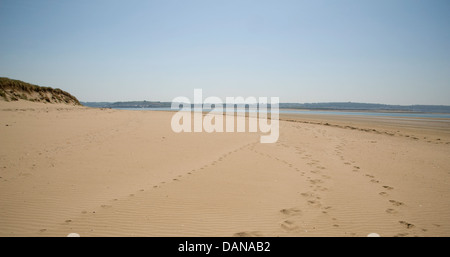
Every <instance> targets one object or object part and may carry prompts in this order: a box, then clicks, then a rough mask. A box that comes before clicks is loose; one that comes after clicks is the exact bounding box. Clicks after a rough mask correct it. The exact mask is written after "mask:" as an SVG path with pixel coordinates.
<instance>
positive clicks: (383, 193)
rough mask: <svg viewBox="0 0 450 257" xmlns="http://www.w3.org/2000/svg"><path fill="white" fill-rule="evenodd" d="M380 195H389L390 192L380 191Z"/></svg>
mask: <svg viewBox="0 0 450 257" xmlns="http://www.w3.org/2000/svg"><path fill="white" fill-rule="evenodd" d="M378 194H379V195H381V196H388V195H389V194H388V193H386V192H380V193H378Z"/></svg>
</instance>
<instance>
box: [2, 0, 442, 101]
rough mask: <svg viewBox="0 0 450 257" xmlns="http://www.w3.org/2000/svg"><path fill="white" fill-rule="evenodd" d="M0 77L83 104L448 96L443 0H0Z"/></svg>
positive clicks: (354, 99)
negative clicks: (198, 95) (55, 90)
mask: <svg viewBox="0 0 450 257" xmlns="http://www.w3.org/2000/svg"><path fill="white" fill-rule="evenodd" d="M0 76H4V77H10V78H14V79H19V80H23V81H26V82H30V83H35V84H38V85H42V86H51V87H59V88H61V89H64V90H66V91H68V92H70V93H72V94H73V95H75V96H76V97H78V99H79V100H81V101H126V100H162V101H170V100H172V99H173V98H174V97H176V96H187V97H189V98H191V99H192V98H193V89H194V88H203V94H204V97H206V96H218V97H221V98H223V99H224V98H225V97H226V96H279V97H280V101H281V102H302V103H303V102H332V101H339V102H348V101H351V102H371V103H385V104H445V105H450V1H448V0H442V1H437V0H430V1H426V0H421V1H415V0H406V1H400V0H387V1H382V0H370V1H369V0H354V1H337V0H335V1H317V0H315V1H312V0H311V1H300V0H296V1H246V0H241V1H230V0H222V1H214V0H211V1H189V0H180V1H167V0H164V1H162V0H160V1H133V0H131V1H112V0H106V1H100V0H88V1H83V0H73V1H66V0H52V1H40V0H27V1H25V0H6V1H5V0H0Z"/></svg>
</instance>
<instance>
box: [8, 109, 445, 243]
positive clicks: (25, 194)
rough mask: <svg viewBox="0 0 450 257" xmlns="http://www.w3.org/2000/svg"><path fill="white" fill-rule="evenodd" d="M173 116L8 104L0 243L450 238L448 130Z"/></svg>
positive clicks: (432, 123)
mask: <svg viewBox="0 0 450 257" xmlns="http://www.w3.org/2000/svg"><path fill="white" fill-rule="evenodd" d="M172 115H173V113H171V112H151V111H122V110H110V109H91V108H85V107H74V106H68V105H58V104H42V103H32V102H25V101H18V102H4V101H0V236H66V235H67V234H69V233H78V234H80V235H81V236H366V235H367V234H369V233H378V234H380V235H381V236H388V237H390V236H450V200H449V199H450V122H449V120H443V119H441V120H439V119H433V120H427V119H401V120H398V119H379V118H371V119H370V118H357V117H342V116H340V117H331V116H318V115H314V116H312V115H282V117H281V118H282V121H280V138H279V140H278V142H277V143H275V144H261V143H259V137H260V134H259V133H211V134H208V133H180V134H177V133H174V132H172V130H171V127H170V120H171V117H172Z"/></svg>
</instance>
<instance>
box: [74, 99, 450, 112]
mask: <svg viewBox="0 0 450 257" xmlns="http://www.w3.org/2000/svg"><path fill="white" fill-rule="evenodd" d="M81 104H82V105H84V106H87V107H94V108H112V109H122V108H127V109H128V108H133V109H135V108H170V107H171V104H172V103H171V102H160V101H127V102H81ZM279 107H280V109H292V110H305V111H346V112H396V113H450V106H447V105H386V104H371V103H352V102H330V103H280V106H279Z"/></svg>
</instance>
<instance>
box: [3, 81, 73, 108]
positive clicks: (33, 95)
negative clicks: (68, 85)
mask: <svg viewBox="0 0 450 257" xmlns="http://www.w3.org/2000/svg"><path fill="white" fill-rule="evenodd" d="M19 99H22V100H27V101H31V102H41V103H63V104H71V105H81V104H80V102H79V101H78V99H77V98H76V97H75V96H73V95H71V94H69V93H67V92H66V91H63V90H61V89H59V88H56V89H54V88H51V87H41V86H37V85H33V84H30V83H26V82H23V81H20V80H15V79H9V78H4V77H0V100H5V101H18V100H19Z"/></svg>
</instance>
